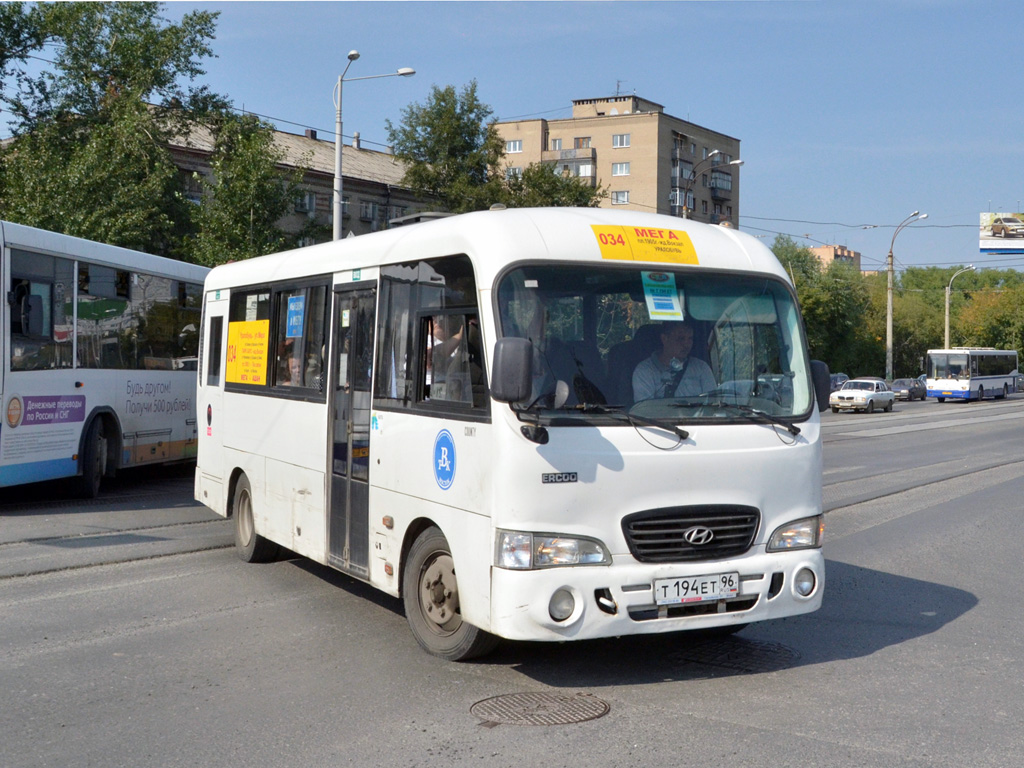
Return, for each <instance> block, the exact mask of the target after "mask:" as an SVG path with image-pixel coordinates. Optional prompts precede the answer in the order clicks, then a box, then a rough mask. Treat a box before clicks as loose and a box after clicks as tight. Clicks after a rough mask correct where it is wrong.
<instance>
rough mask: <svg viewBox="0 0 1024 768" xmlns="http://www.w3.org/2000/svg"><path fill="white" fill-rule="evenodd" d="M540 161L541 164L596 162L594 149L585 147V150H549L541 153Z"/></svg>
mask: <svg viewBox="0 0 1024 768" xmlns="http://www.w3.org/2000/svg"><path fill="white" fill-rule="evenodd" d="M540 159H541V162H543V163H557V162H560V161H563V162H572V161H574V160H577V161H579V160H596V159H597V150H596V149H595V148H594V147H587V148H586V149H550V150H545V151H544V152H541V153H540Z"/></svg>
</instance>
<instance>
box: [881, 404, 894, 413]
mask: <svg viewBox="0 0 1024 768" xmlns="http://www.w3.org/2000/svg"><path fill="white" fill-rule="evenodd" d="M883 410H884V411H885V412H886V413H892V401H889V402H888V403H886V404H885V408H883Z"/></svg>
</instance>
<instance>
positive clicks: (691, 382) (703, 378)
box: [633, 321, 717, 401]
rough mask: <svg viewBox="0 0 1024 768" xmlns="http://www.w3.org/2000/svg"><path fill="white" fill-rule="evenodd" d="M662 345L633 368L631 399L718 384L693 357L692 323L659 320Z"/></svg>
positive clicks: (684, 393) (704, 389) (685, 394)
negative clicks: (691, 352) (691, 353)
mask: <svg viewBox="0 0 1024 768" xmlns="http://www.w3.org/2000/svg"><path fill="white" fill-rule="evenodd" d="M659 337H660V339H661V349H660V350H658V351H656V352H654V353H653V354H652V355H651V356H650V357H648V358H647V359H646V360H641V361H640V363H639V365H637V367H636V369H635V370H634V371H633V399H634V400H635V401H640V400H651V399H653V398H661V397H689V396H693V395H699V394H701V393H703V392H710V391H711V390H713V389H714V388H715V387H716V386H717V384H716V382H715V376H714V374H713V373H712V372H711V367H710V366H709V365H708V364H707V363H705V362H704V361H703V360H701V359H700V358H697V357H692V356H691V355H690V351H691V350H692V349H693V326H692V325H691V324H690V323H687V322H680V321H668V322H665V323H662V326H661V331H660V334H659Z"/></svg>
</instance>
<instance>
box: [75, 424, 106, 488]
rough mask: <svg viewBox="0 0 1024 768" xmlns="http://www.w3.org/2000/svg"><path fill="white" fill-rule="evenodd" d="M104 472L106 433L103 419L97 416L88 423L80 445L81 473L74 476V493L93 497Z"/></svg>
mask: <svg viewBox="0 0 1024 768" xmlns="http://www.w3.org/2000/svg"><path fill="white" fill-rule="evenodd" d="M106 473H107V435H106V432H105V431H104V429H103V419H102V418H99V417H97V418H95V419H93V420H92V423H90V424H89V431H88V432H86V435H85V443H83V445H82V474H81V475H79V476H78V477H77V478H75V480H76V482H75V491H76V495H78V496H79V497H81V498H83V499H95V498H96V497H97V496H98V495H99V492H100V483H102V482H103V476H104V475H105V474H106Z"/></svg>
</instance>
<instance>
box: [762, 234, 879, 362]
mask: <svg viewBox="0 0 1024 768" xmlns="http://www.w3.org/2000/svg"><path fill="white" fill-rule="evenodd" d="M772 252H773V253H774V254H775V256H776V258H778V260H779V262H780V263H781V264H782V265H783V267H784V268H785V269H786V271H787V272H788V273H789V274H790V277H791V278H792V279H793V281H794V284H795V287H796V292H797V298H798V299H799V301H800V309H801V312H802V313H803V317H804V327H805V328H806V331H807V343H808V346H809V347H810V353H811V357H812V358H815V359H817V360H823V361H824V362H825V363H827V364H828V366H829V369H830V370H832V371H836V372H838V371H846V372H851V373H852V372H854V371H860V370H861V369H862V366H863V365H864V364H865V358H866V357H867V356H869V354H870V351H871V347H872V343H871V340H870V338H869V337H867V336H866V334H865V329H864V318H865V315H866V313H867V310H868V307H869V303H870V302H869V298H868V291H867V288H866V286H865V285H864V281H863V278H862V277H861V276H860V274H859V273H858V272H857V271H856V270H855V269H853V268H852V267H851V266H849V265H846V264H841V263H833V264H830V265H829V266H828V268H827V269H826V268H822V265H821V262H819V261H818V259H817V258H815V256H814V254H813V253H811V252H810V250H809V249H807V248H802V247H800V246H798V245H797V244H796V243H795V242H794V241H793V239H792V238H790V237H787V236H785V235H779V236H778V237H777V238H776V239H775V242H774V244H773V245H772Z"/></svg>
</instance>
